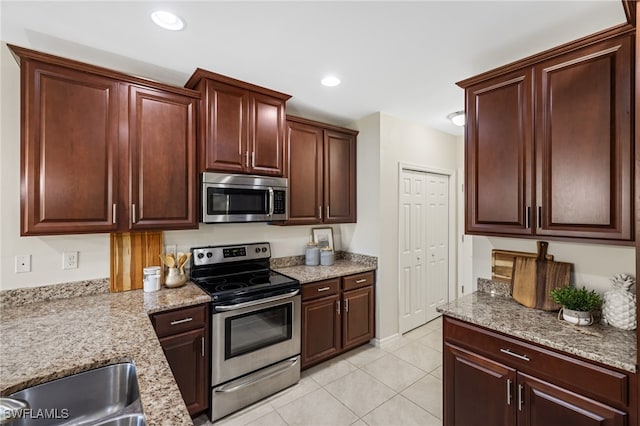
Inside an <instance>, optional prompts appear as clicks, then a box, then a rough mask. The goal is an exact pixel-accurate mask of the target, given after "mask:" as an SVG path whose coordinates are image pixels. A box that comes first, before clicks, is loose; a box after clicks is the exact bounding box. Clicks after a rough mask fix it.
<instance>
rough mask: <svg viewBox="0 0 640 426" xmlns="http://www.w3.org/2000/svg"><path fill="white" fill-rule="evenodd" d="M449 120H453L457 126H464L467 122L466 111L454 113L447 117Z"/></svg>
mask: <svg viewBox="0 0 640 426" xmlns="http://www.w3.org/2000/svg"><path fill="white" fill-rule="evenodd" d="M447 118H448V119H449V120H451V122H452V123H453V124H455V125H456V126H464V122H465V116H464V111H456V112H452V113H451V114H449V115H447Z"/></svg>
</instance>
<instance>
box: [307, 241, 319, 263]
mask: <svg viewBox="0 0 640 426" xmlns="http://www.w3.org/2000/svg"><path fill="white" fill-rule="evenodd" d="M304 264H305V265H307V266H317V265H319V264H320V249H319V248H318V245H317V244H316V243H314V242H310V243H309V244H307V251H306V252H305V254H304Z"/></svg>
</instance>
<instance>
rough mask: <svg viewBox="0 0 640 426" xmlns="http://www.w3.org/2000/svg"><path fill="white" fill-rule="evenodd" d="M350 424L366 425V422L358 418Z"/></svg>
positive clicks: (352, 425) (355, 425)
mask: <svg viewBox="0 0 640 426" xmlns="http://www.w3.org/2000/svg"><path fill="white" fill-rule="evenodd" d="M351 426H367V424H366V423H365V422H363V421H362V420H360V419H358V420H356V422H355V423H351Z"/></svg>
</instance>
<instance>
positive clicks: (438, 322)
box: [429, 315, 442, 330]
mask: <svg viewBox="0 0 640 426" xmlns="http://www.w3.org/2000/svg"><path fill="white" fill-rule="evenodd" d="M429 324H432V325H434V326H435V327H436V328H439V329H440V330H442V315H440V316H439V317H438V318H436V319H434V320H433V321H431V322H429Z"/></svg>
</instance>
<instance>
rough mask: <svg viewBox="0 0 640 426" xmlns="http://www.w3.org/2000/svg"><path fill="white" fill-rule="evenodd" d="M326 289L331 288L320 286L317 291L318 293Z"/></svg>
mask: <svg viewBox="0 0 640 426" xmlns="http://www.w3.org/2000/svg"><path fill="white" fill-rule="evenodd" d="M327 290H331V287H322V288H319V289H318V293H320V292H321V291H327Z"/></svg>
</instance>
